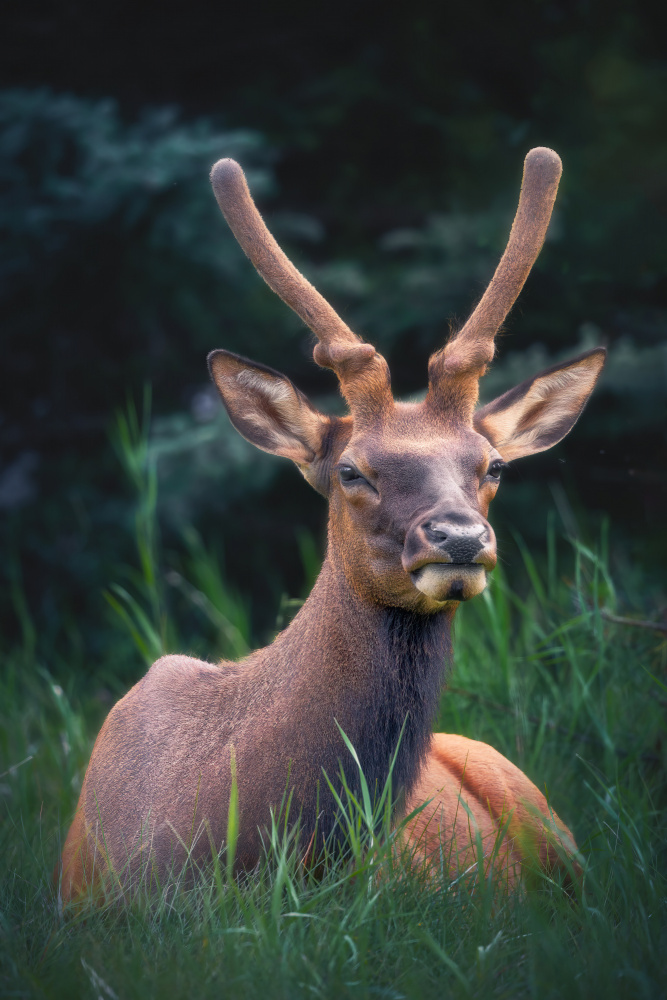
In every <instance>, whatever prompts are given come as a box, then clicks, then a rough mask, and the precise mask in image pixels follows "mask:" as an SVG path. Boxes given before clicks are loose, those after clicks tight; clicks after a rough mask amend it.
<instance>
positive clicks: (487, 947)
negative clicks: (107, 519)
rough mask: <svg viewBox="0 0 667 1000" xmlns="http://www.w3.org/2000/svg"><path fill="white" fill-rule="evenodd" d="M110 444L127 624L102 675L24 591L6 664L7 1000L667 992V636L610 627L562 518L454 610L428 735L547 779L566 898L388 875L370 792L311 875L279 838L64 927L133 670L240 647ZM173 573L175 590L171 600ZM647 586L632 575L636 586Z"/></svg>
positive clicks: (601, 565) (218, 600) (236, 609)
mask: <svg viewBox="0 0 667 1000" xmlns="http://www.w3.org/2000/svg"><path fill="white" fill-rule="evenodd" d="M123 432H124V441H123V440H122V439H123ZM119 435H120V439H121V451H122V453H123V455H124V461H125V464H126V467H127V468H128V471H129V472H130V474H131V476H132V478H133V479H134V480H135V483H136V486H137V490H138V494H139V506H138V517H137V547H138V553H139V566H140V569H139V570H138V571H135V572H125V574H124V577H123V585H122V586H120V587H119V586H115V587H110V589H109V596H110V604H111V606H112V607H113V608H114V609H115V612H116V614H118V615H119V620H122V622H123V623H124V625H125V627H126V630H125V633H120V632H119V634H118V643H117V647H115V648H114V649H111V650H109V652H108V660H107V663H106V664H98V665H97V666H96V668H95V669H94V670H91V666H90V664H88V663H86V662H85V661H84V660H83V654H82V652H81V651H80V650H78V647H77V643H76V641H74V639H73V641H72V644H71V648H70V650H69V651H68V654H67V658H66V659H65V658H64V657H63V658H62V659H60V658H58V656H56V654H53V653H49V654H48V656H47V655H43V654H41V653H40V652H39V643H38V641H37V634H36V628H35V627H34V625H33V623H32V622H31V619H30V616H29V614H28V612H27V609H26V608H25V607H24V605H23V604H22V601H21V595H20V592H17V594H16V595H15V598H16V607H17V611H18V613H19V616H20V618H21V621H22V624H23V632H24V643H23V646H22V647H21V648H19V649H14V650H11V651H6V653H5V656H4V665H3V672H2V676H1V677H0V798H1V800H2V801H1V802H0V807H1V809H2V812H1V813H0V994H1V995H4V996H14V997H21V996H25V997H32V996H35V997H39V996H44V997H54V998H55V997H60V996H62V997H67V998H71V997H73V996H76V997H79V996H81V997H91V998H95V997H102V998H104V1000H115V998H119V1000H123V998H131V997H141V998H142V1000H145V998H147V997H156V998H157V997H163V996H164V997H167V996H168V997H174V998H179V997H184V998H185V997H187V998H190V997H198V998H199V997H202V998H203V997H208V996H211V997H216V998H220V997H225V996H230V997H238V996H242V997H249V998H251V997H255V996H257V997H262V998H265V997H267V996H268V997H272V998H273V997H277V998H280V997H286V998H287V997H290V998H292V997H299V996H304V997H306V996H308V997H312V996H315V997H343V996H355V997H357V996H359V997H366V996H368V997H387V998H392V1000H393V998H402V997H406V998H407V997H415V998H428V997H431V996H432V997H438V998H439V1000H441V998H447V997H472V996H479V997H485V998H486V997H511V998H515V997H524V996H525V997H539V998H540V1000H542V998H549V997H567V998H568V1000H569V998H578V997H581V998H590V997H597V996H604V997H628V998H633V1000H635V998H644V997H646V998H649V997H651V998H652V997H662V996H664V995H665V993H666V992H667V971H666V968H665V966H666V963H665V960H664V956H665V954H667V920H666V917H667V891H666V890H667V877H666V876H667V865H666V864H665V861H666V859H665V839H664V829H665V820H666V819H667V780H666V776H667V769H666V767H665V763H666V761H665V741H664V732H665V727H664V713H665V706H666V705H667V685H666V683H665V678H666V676H667V671H666V667H667V643H666V642H665V635H664V632H663V633H660V632H659V631H651V630H650V629H647V628H640V627H634V626H631V625H627V624H619V623H618V622H616V621H614V620H612V619H614V617H618V616H619V615H618V612H619V602H618V600H617V597H616V594H615V590H614V585H613V582H612V580H611V578H610V575H609V572H608V569H607V559H606V556H605V554H604V545H603V546H602V550H603V552H602V556H598V555H596V554H594V553H593V552H591V551H589V550H587V549H586V548H584V547H583V546H581V545H580V544H575V545H574V546H573V556H572V558H571V559H570V565H569V568H568V570H567V572H565V573H564V572H563V569H562V567H561V566H559V565H558V563H557V558H556V545H555V540H554V536H553V533H552V532H550V533H549V536H548V539H547V557H546V559H545V560H544V568H543V569H541V568H539V567H538V566H537V565H536V563H535V562H534V561H533V559H532V558H531V556H530V554H529V553H528V552H524V553H523V557H524V565H525V569H526V572H527V576H528V579H529V581H530V586H529V588H528V590H529V596H528V597H521V596H517V594H516V593H514V592H513V591H512V589H511V588H510V587H508V586H507V585H506V583H505V581H504V579H503V576H502V573H499V572H498V571H496V573H495V574H494V576H495V579H494V581H493V583H492V586H491V587H490V589H489V591H488V592H487V593H486V594H485V595H484V596H483V598H482V599H477V600H476V601H474V602H472V603H471V605H470V606H467V607H464V608H462V609H461V612H460V613H459V614H460V620H459V622H458V624H457V635H456V642H455V667H454V671H453V674H452V678H451V683H450V687H449V690H448V692H447V693H446V694H445V695H444V697H443V701H442V709H441V716H440V719H439V723H438V727H437V728H438V729H441V730H445V731H449V732H458V733H462V734H464V735H466V736H470V737H472V738H474V739H482V740H485V741H486V742H489V743H491V744H492V745H493V746H495V747H496V748H497V749H498V750H500V751H501V752H502V753H504V754H506V755H507V756H508V757H509V758H510V759H512V760H514V761H515V762H516V763H517V764H518V765H519V766H520V767H521V768H522V769H523V770H525V771H526V772H527V774H528V775H529V776H530V777H531V778H532V779H533V780H534V781H535V782H536V784H538V785H539V786H540V787H542V788H544V787H545V786H546V790H547V795H548V798H549V800H550V802H551V804H552V806H553V808H554V809H555V811H557V812H558V813H559V815H560V816H561V818H562V819H563V820H565V822H566V823H568V824H569V825H570V826H571V828H572V829H573V831H574V833H575V836H576V837H577V839H578V842H579V846H580V849H581V852H582V855H583V857H584V859H585V863H586V880H585V885H586V889H585V893H584V895H583V897H582V898H581V899H579V900H578V901H577V902H576V903H573V902H572V901H571V900H570V899H569V897H568V896H566V895H565V894H564V893H563V892H562V890H561V889H560V888H559V886H558V885H554V884H551V883H549V882H548V881H547V880H542V881H541V884H539V888H537V889H536V890H532V891H530V892H527V893H523V894H521V893H519V894H516V895H514V896H507V895H506V894H504V893H503V891H502V889H501V888H499V887H497V886H494V885H493V883H492V881H485V880H484V879H480V877H479V875H478V873H477V871H471V872H469V873H467V875H466V876H465V877H463V878H461V879H459V880H458V881H456V882H455V883H454V884H450V883H449V881H448V879H447V877H446V876H445V875H442V876H441V877H439V878H429V879H426V878H424V877H423V875H422V876H420V874H419V872H414V871H408V870H406V869H405V868H403V869H401V868H400V866H399V867H398V868H397V867H396V865H394V864H393V863H391V857H392V854H391V851H389V850H387V851H385V855H384V860H383V857H382V851H381V850H380V853H379V854H378V849H377V847H378V845H377V841H373V850H370V846H371V844H370V840H369V838H370V837H371V836H373V837H374V836H375V835H376V831H375V830H374V829H373V826H374V824H373V823H371V822H369V821H368V815H367V813H368V810H367V809H366V807H365V806H364V803H363V802H362V803H360V804H358V805H357V804H355V803H348V804H347V805H346V815H347V821H348V822H349V825H350V829H351V830H352V831H353V834H354V836H353V838H352V839H353V841H354V845H353V850H352V851H351V854H350V856H349V857H348V858H347V859H345V860H338V861H334V862H332V863H331V864H329V865H328V866H327V868H326V870H325V871H324V873H323V875H322V877H321V878H319V879H315V878H312V877H310V876H309V875H308V874H307V873H306V872H304V870H303V868H302V866H301V865H300V863H299V858H298V856H297V855H295V853H294V850H293V848H292V842H291V841H290V838H289V836H288V834H287V833H286V832H285V831H284V829H283V830H280V829H278V828H277V829H276V830H275V831H274V835H273V837H272V838H271V841H270V843H269V844H268V845H267V858H266V861H265V864H264V865H263V866H262V868H261V871H259V872H257V873H254V874H253V875H252V876H249V877H248V878H247V879H245V880H244V881H242V882H239V883H237V882H236V881H234V879H233V878H231V877H230V876H229V874H228V872H227V871H226V870H225V865H224V858H223V864H222V866H221V867H218V868H215V869H214V870H212V871H211V872H210V873H209V874H208V875H207V877H206V878H204V879H203V880H202V881H201V882H200V883H199V884H198V885H197V886H196V887H195V888H193V889H190V890H188V891H185V890H184V891H182V892H180V893H178V894H175V895H174V894H173V893H172V894H165V895H164V896H162V897H159V898H153V899H151V900H147V899H142V898H137V899H135V901H134V902H133V903H132V905H130V906H125V907H118V906H114V905H110V906H107V907H103V908H88V909H84V910H82V911H80V912H78V913H76V914H73V915H71V916H70V917H69V919H66V920H63V919H62V917H61V915H60V914H59V912H58V904H57V896H56V892H55V890H54V886H53V881H52V871H53V867H54V865H55V863H56V861H57V859H58V857H59V854H60V846H61V843H62V840H63V838H64V836H65V834H66V832H67V826H68V823H69V820H70V818H71V816H72V814H73V811H74V808H75V805H76V801H77V797H78V793H79V790H80V787H81V780H82V777H83V773H84V770H85V767H86V764H87V761H88V757H89V755H90V750H91V747H92V741H93V739H94V737H95V735H96V733H97V730H98V729H99V726H100V724H101V721H102V718H103V716H104V714H105V712H106V711H108V708H109V707H110V704H111V703H112V702H113V701H114V700H115V699H116V697H118V696H119V695H120V694H121V693H122V687H123V686H124V683H125V682H119V680H118V678H119V676H122V677H125V678H126V681H127V677H128V668H127V663H128V662H134V664H135V666H134V673H135V675H137V676H138V675H139V674H140V672H141V669H142V668H141V663H140V661H141V660H144V662H145V661H148V662H150V660H151V659H152V658H154V656H156V655H159V654H160V652H161V651H162V649H163V648H164V647H165V646H167V647H169V648H173V649H180V650H184V649H185V650H187V649H191V648H193V645H192V643H193V639H192V636H189V637H188V634H186V633H185V632H183V631H182V632H181V634H180V635H179V634H178V630H177V624H180V625H181V626H182V623H183V622H186V623H188V625H191V623H192V622H194V623H195V624H196V626H197V628H199V629H201V634H204V635H205V634H206V629H208V634H209V635H210V634H211V633H212V634H213V635H214V636H215V642H214V643H212V645H211V648H210V650H209V654H208V655H209V657H211V658H212V657H214V656H215V655H216V653H217V654H219V655H227V656H235V655H239V654H241V653H243V651H244V650H245V648H246V646H247V644H248V642H249V641H250V636H249V628H248V616H247V609H246V608H245V606H244V604H243V602H242V601H239V599H238V598H237V597H236V596H235V595H234V594H233V593H232V592H231V591H230V590H229V588H228V586H227V584H226V581H225V579H224V575H223V574H222V573H221V572H220V569H219V566H218V564H217V563H216V561H215V559H214V558H212V557H211V556H210V554H207V553H205V551H204V549H203V548H202V547H201V545H200V543H199V542H198V540H197V538H196V536H194V535H193V534H190V535H189V536H187V539H186V543H187V550H188V557H187V559H186V560H184V561H182V562H181V564H179V567H178V571H176V569H174V568H167V569H163V570H162V571H161V572H158V571H157V568H156V567H157V564H158V562H159V561H160V559H162V558H163V557H162V554H161V553H160V547H159V536H158V533H157V531H156V529H155V505H156V494H155V479H154V470H152V469H151V465H150V462H149V461H148V460H147V459H148V458H149V456H148V454H147V451H146V440H147V439H146V435H145V431H144V430H142V428H141V427H140V426H139V421H137V420H136V418H135V419H134V424H133V423H132V421H131V420H129V422H128V420H127V419H126V423H125V425H124V424H123V422H122V419H121V421H119ZM160 580H165V581H166V583H167V587H168V588H171V590H170V593H171V594H172V596H173V595H176V597H177V598H178V602H180V603H178V602H176V603H172V604H171V605H168V601H167V598H166V596H165V590H166V588H164V587H163V586H162V584H161V583H160ZM629 581H630V576H629V575H626V577H625V578H624V583H625V594H626V596H625V598H624V604H623V605H622V606H621V607H620V611H621V612H622V614H621V617H628V615H629V616H630V617H631V618H632V617H635V616H641V618H643V619H645V618H647V617H650V616H649V614H648V613H647V612H646V610H645V609H644V608H643V607H642V605H641V603H640V601H639V600H637V599H635V603H634V611H633V610H632V608H633V604H632V602H633V591H632V587H631V585H630V583H629ZM643 584H644V581H642V580H641V579H635V592H636V593H637V594H640V595H641V594H642V593H643V592H644V586H643ZM628 604H629V605H630V608H631V610H630V611H629V612H628V610H627V606H628ZM283 610H285V609H283ZM186 627H187V626H186ZM128 637H131V642H132V643H133V645H131V644H130V642H129V641H128ZM197 652H200V650H199V649H197ZM133 657H134V660H133ZM120 668H123V672H120V673H119V670H120ZM388 836H389V833H388V830H387V827H386V825H385V844H386V842H387V838H388ZM371 860H372V861H373V862H374V863H373V864H372V865H371V863H370V862H371Z"/></svg>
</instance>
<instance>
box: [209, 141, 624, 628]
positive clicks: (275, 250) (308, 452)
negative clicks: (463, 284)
mask: <svg viewBox="0 0 667 1000" xmlns="http://www.w3.org/2000/svg"><path fill="white" fill-rule="evenodd" d="M560 174H561V162H560V159H559V157H558V156H557V154H556V153H554V152H553V151H552V150H550V149H545V148H537V149H533V150H531V151H530V152H529V153H528V155H527V157H526V160H525V165H524V176H523V184H522V188H521V195H520V199H519V207H518V210H517V213H516V217H515V220H514V224H513V226H512V231H511V233H510V237H509V242H508V244H507V248H506V250H505V253H504V254H503V257H502V259H501V261H500V263H499V265H498V267H497V269H496V272H495V274H494V276H493V279H492V281H491V283H490V285H489V287H488V288H487V290H486V291H485V293H484V295H483V296H482V299H481V300H480V302H479V304H478V305H477V307H476V308H475V310H474V312H473V313H472V315H471V317H470V319H469V320H468V321H467V323H466V324H465V325H464V326H463V327H462V329H461V330H460V331H459V332H458V333H456V334H455V335H454V336H453V337H452V338H450V340H449V342H448V343H447V344H446V345H445V346H444V347H443V348H442V349H441V350H439V351H437V352H436V353H435V354H434V355H433V356H432V357H431V359H430V362H429V373H428V374H429V386H428V392H427V394H426V397H425V399H424V400H423V402H420V403H402V402H398V401H395V400H394V398H393V396H392V393H391V387H390V376H389V369H388V366H387V363H386V361H385V360H384V358H383V357H382V356H381V355H380V354H378V352H377V351H376V350H375V348H374V347H372V345H370V344H367V343H364V342H363V341H362V340H361V339H360V338H359V337H358V336H357V335H356V334H354V333H353V332H352V331H351V330H350V329H349V327H347V326H346V324H345V323H344V322H343V320H342V319H341V318H340V317H339V316H338V315H337V314H336V313H335V312H334V310H333V309H332V307H331V306H330V305H329V304H328V303H327V302H326V301H325V300H324V299H323V298H322V296H321V295H320V294H319V293H318V292H317V291H316V290H315V289H314V288H313V286H312V285H311V284H310V283H309V282H308V281H307V280H306V279H305V278H304V277H303V275H302V274H300V273H299V271H297V269H296V268H295V267H294V265H293V264H292V263H291V262H290V261H289V260H288V259H287V257H286V256H285V254H284V253H283V252H282V250H281V249H280V247H279V246H278V244H277V243H276V241H275V240H274V239H273V237H272V236H271V234H270V233H269V232H268V230H267V228H266V226H265V225H264V222H263V221H262V219H261V217H260V215H259V213H258V211H257V208H256V207H255V205H254V203H253V201H252V198H251V196H250V192H249V191H248V187H247V184H246V181H245V177H244V175H243V172H242V170H241V168H240V167H239V165H238V164H237V163H235V162H234V161H233V160H220V161H219V162H218V163H216V165H215V166H214V167H213V170H212V172H211V180H212V183H213V189H214V192H215V196H216V199H217V201H218V204H219V206H220V208H221V210H222V212H223V214H224V216H225V218H226V219H227V221H228V223H229V225H230V227H231V229H232V231H233V232H234V235H235V236H236V238H237V240H238V241H239V243H240V244H241V247H242V248H243V250H244V251H245V253H246V254H247V255H248V257H249V258H250V260H251V261H252V262H253V264H254V265H255V267H256V268H257V270H258V271H259V273H260V275H261V276H262V277H263V278H264V279H265V281H266V282H267V283H268V285H269V286H270V287H271V288H272V289H273V290H274V291H275V292H276V293H277V294H278V295H279V296H280V297H281V298H282V299H283V300H284V301H285V302H286V303H287V304H288V305H289V306H291V308H292V309H294V310H295V312H296V313H298V315H299V316H300V317H301V318H302V319H303V321H304V322H305V323H306V324H307V325H308V326H309V327H310V329H311V330H312V331H313V333H315V335H316V336H317V338H318V343H317V345H316V346H315V349H314V358H315V361H316V362H317V363H318V364H319V365H321V366H323V367H326V368H331V369H333V371H334V372H335V373H336V375H337V376H338V379H339V381H340V387H341V391H342V393H343V395H344V397H345V399H346V401H347V403H348V405H349V410H350V413H349V415H347V416H344V417H331V416H326V415H324V414H322V413H320V412H319V411H318V410H317V409H315V407H313V406H312V405H311V403H310V402H309V401H308V399H307V398H306V397H305V396H304V395H303V393H301V392H300V391H299V390H298V389H297V388H296V387H295V386H294V385H293V384H292V382H291V381H290V380H289V379H288V378H286V377H285V376H284V375H281V374H280V373H279V372H276V371H274V370H273V369H271V368H267V367H265V366H263V365H260V364H256V363H255V362H252V361H248V360H247V359H245V358H241V357H239V356H238V355H235V354H231V353H230V352H229V351H222V350H220V351H213V352H212V353H211V354H210V355H209V367H210V371H211V375H212V377H213V379H214V381H215V383H216V385H217V387H218V389H219V391H220V393H221V395H222V399H223V402H224V405H225V407H226V409H227V412H228V413H229V416H230V419H231V421H232V423H233V424H234V426H235V427H236V429H237V430H238V431H239V432H240V433H241V434H242V435H243V436H244V437H245V438H246V439H247V440H248V441H251V442H252V443H253V444H255V445H257V447H259V448H262V449H263V450H265V451H269V452H272V453H273V454H276V455H284V456H285V457H286V458H291V459H292V461H294V462H295V463H296V464H297V465H298V467H299V468H300V470H301V471H302V473H303V475H304V476H305V478H306V479H307V480H308V482H310V483H311V484H312V485H313V486H314V487H315V489H317V490H319V492H320V493H322V494H324V495H325V496H327V497H328V498H329V508H330V513H329V547H328V553H327V558H328V559H329V560H330V562H331V563H332V565H333V567H334V568H335V569H336V571H338V572H341V573H343V574H344V576H345V578H346V580H347V583H348V584H349V586H350V587H351V588H352V589H353V590H354V591H355V592H356V593H357V594H358V595H359V596H360V597H361V598H362V599H364V600H367V601H370V602H373V603H375V604H381V605H384V606H388V607H400V608H404V609H406V610H413V611H417V612H425V613H430V612H434V611H438V610H442V609H444V608H447V607H453V606H455V604H456V602H459V601H462V600H467V599H469V598H470V597H473V596H475V595H476V594H478V593H480V592H481V591H482V590H483V589H484V587H485V586H486V576H487V573H488V572H489V571H490V570H492V569H493V567H494V565H495V562H496V541H495V535H494V533H493V529H492V527H491V525H490V524H489V522H488V520H487V516H488V509H489V504H490V502H491V500H492V499H493V497H494V496H495V494H496V492H497V490H498V485H499V482H500V477H501V471H502V469H503V467H504V466H505V464H506V463H507V462H510V461H513V460H514V459H516V458H522V457H523V456H525V455H532V454H535V453H536V452H540V451H544V450H545V449H547V448H550V447H551V446H552V445H555V444H556V443H557V442H558V441H560V440H561V439H562V438H563V437H564V436H565V435H566V434H567V433H568V431H569V430H570V429H571V428H572V426H573V425H574V423H575V422H576V420H577V418H578V417H579V415H580V413H581V411H582V409H583V407H584V405H585V403H586V401H587V400H588V397H589V396H590V394H591V392H592V390H593V387H594V385H595V382H596V380H597V378H598V376H599V374H600V371H601V370H602V366H603V364H604V359H605V351H604V349H602V348H596V349H595V350H593V351H589V352H587V353H586V354H582V355H580V356H579V357H576V358H574V359H572V360H571V361H568V362H566V363H564V364H561V365H558V366H556V367H553V368H549V369H547V370H546V371H543V372H541V373H540V374H538V375H536V376H535V377H534V378H531V379H529V380H527V381H526V382H523V383H522V384H521V385H519V386H516V388H514V389H511V390H510V391H509V392H506V393H505V394H504V395H502V396H500V397H499V398H498V399H496V400H494V401H493V402H492V403H489V404H488V405H486V406H484V407H482V408H481V409H479V410H475V406H476V403H477V399H478V383H479V379H480V377H481V376H482V375H483V374H484V372H485V371H486V369H487V366H488V365H489V363H490V362H491V360H492V359H493V355H494V338H495V335H496V333H497V331H498V329H499V327H500V325H501V324H502V322H503V321H504V319H505V317H506V316H507V314H508V312H509V310H510V309H511V307H512V305H513V303H514V302H515V300H516V298H517V296H518V294H519V292H520V291H521V288H522V287H523V284H524V282H525V280H526V278H527V277H528V273H529V271H530V269H531V267H532V265H533V263H534V261H535V259H536V258H537V255H538V253H539V251H540V248H541V246H542V243H543V241H544V237H545V234H546V230H547V226H548V223H549V219H550V217H551V211H552V208H553V204H554V200H555V197H556V191H557V188H558V182H559V179H560Z"/></svg>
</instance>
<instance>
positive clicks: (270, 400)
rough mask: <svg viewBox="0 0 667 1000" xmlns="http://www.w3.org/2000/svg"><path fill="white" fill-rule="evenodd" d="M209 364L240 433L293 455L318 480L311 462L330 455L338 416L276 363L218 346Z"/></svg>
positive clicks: (269, 448) (264, 447)
mask: <svg viewBox="0 0 667 1000" xmlns="http://www.w3.org/2000/svg"><path fill="white" fill-rule="evenodd" d="M208 368H209V371H210V373H211V378H212V379H213V381H214V382H215V384H216V386H217V388H218V391H219V393H220V395H221V396H222V401H223V403H224V404H225V409H226V410H227V413H228V414H229V419H230V420H231V422H232V423H233V425H234V427H235V428H236V429H237V431H238V432H239V434H241V435H242V436H243V437H244V438H245V439H246V441H250V443H251V444H254V445H256V446H257V447H258V448H261V449H262V451H268V452H271V454H273V455H282V456H284V457H285V458H291V459H292V461H293V462H296V464H297V465H298V466H299V468H300V469H301V471H302V472H303V474H304V475H305V476H306V479H308V480H309V481H311V482H312V480H313V479H314V478H316V477H315V476H314V475H313V472H314V470H313V469H311V467H312V466H313V465H314V464H315V463H317V462H318V459H322V458H323V457H324V452H325V450H326V444H327V441H328V439H330V437H331V430H332V423H333V420H332V418H331V417H327V416H325V415H324V414H323V413H320V412H319V410H316V409H315V407H314V406H312V405H311V403H310V402H309V401H308V399H307V398H306V397H305V396H304V394H303V393H302V392H300V391H299V390H298V389H297V388H296V386H295V385H293V384H292V382H290V380H289V379H288V378H287V376H286V375H281V374H280V372H277V371H274V370H273V368H267V367H266V366H265V365H259V364H257V363H256V362H254V361H248V359H247V358H242V357H240V356H239V355H238V354H232V353H231V352H230V351H212V352H211V353H210V354H209V356H208ZM313 485H315V483H313ZM316 488H319V487H317V486H316Z"/></svg>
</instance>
